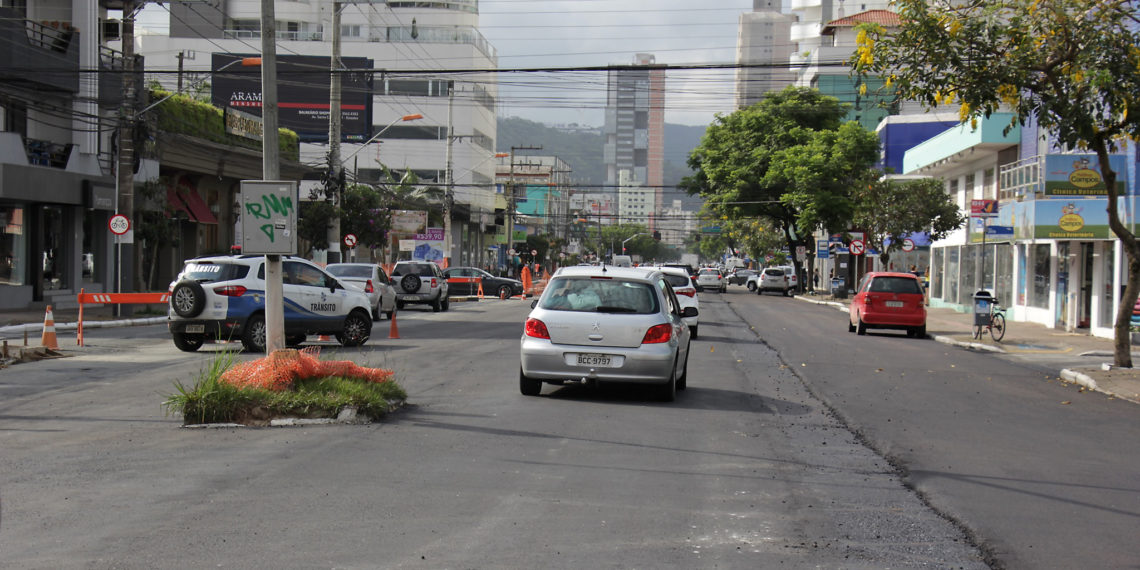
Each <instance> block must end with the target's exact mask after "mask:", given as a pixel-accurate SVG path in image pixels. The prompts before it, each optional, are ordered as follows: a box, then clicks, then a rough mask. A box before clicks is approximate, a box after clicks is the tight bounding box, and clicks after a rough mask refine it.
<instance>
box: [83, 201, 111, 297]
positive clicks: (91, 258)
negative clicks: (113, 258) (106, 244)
mask: <svg viewBox="0 0 1140 570" xmlns="http://www.w3.org/2000/svg"><path fill="white" fill-rule="evenodd" d="M104 216H105V214H104V213H103V212H102V211H97V210H85V211H84V212H83V259H82V262H81V263H80V279H81V280H82V281H83V282H84V283H94V282H95V281H98V279H97V278H96V275H97V274H96V271H97V269H98V268H100V266H101V265H102V260H101V259H98V258H100V257H102V256H101V255H98V254H99V253H100V248H99V246H98V244H97V243H96V242H97V239H98V236H99V234H98V233H96V232H97V228H103V227H104V225H103V220H104V219H105V218H104Z"/></svg>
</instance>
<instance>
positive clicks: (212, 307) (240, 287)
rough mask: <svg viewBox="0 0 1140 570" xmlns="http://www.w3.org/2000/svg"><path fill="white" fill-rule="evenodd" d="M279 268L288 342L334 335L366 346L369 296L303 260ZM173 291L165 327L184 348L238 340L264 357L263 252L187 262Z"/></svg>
mask: <svg viewBox="0 0 1140 570" xmlns="http://www.w3.org/2000/svg"><path fill="white" fill-rule="evenodd" d="M281 265H282V277H281V280H282V284H281V285H282V292H283V293H284V295H285V343H286V344H288V345H289V346H296V345H298V344H301V343H302V342H304V341H305V336H306V335H311V334H319V335H336V339H337V340H338V341H340V343H341V344H342V345H343V346H360V345H362V344H364V343H365V342H366V341H368V337H369V336H370V335H371V334H372V318H371V315H369V311H370V309H371V305H370V304H369V301H368V297H367V296H366V295H365V294H364V293H362V292H361V291H359V290H358V289H356V287H352V286H348V285H345V284H344V283H341V282H340V281H339V280H338V279H337V278H336V277H333V276H332V275H329V274H328V273H326V272H325V271H324V270H322V269H321V268H320V267H317V266H316V265H315V264H313V262H311V261H308V260H306V259H301V258H297V257H285V258H284V259H283V260H282V263H281ZM169 291H170V309H169V311H168V312H167V319H168V321H167V326H168V327H169V329H170V334H171V337H172V338H173V339H174V346H176V347H178V349H179V350H183V351H186V352H193V351H195V350H198V349H199V348H200V347H201V346H202V344H203V343H205V342H212V341H215V340H230V339H241V343H242V345H243V346H245V349H246V350H248V351H251V352H265V344H266V326H265V256H264V255H236V256H230V255H215V256H208V257H199V258H195V259H189V260H187V261H186V265H185V266H184V267H183V268H182V271H181V272H179V273H178V276H177V277H175V278H174V281H173V282H172V283H171V284H170V289H169Z"/></svg>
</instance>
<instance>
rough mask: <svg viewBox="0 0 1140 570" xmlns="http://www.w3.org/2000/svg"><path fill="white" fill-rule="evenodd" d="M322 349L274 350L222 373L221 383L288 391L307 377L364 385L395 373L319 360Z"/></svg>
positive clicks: (341, 361) (348, 363)
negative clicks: (361, 383) (333, 378)
mask: <svg viewBox="0 0 1140 570" xmlns="http://www.w3.org/2000/svg"><path fill="white" fill-rule="evenodd" d="M320 354H321V347H319V346H310V347H307V348H304V349H302V350H293V349H286V350H276V351H273V352H272V353H271V354H269V356H266V357H264V358H259V359H257V360H251V361H249V362H243V363H241V364H238V365H237V366H234V367H233V368H230V369H229V370H227V371H225V372H224V373H222V378H221V380H222V382H225V383H227V384H230V385H233V386H237V387H238V388H264V389H267V390H275V391H278V392H280V391H283V390H288V389H289V388H290V387H292V386H293V383H294V382H296V381H297V380H303V379H307V378H324V377H327V376H336V377H340V378H357V379H360V380H364V381H367V382H387V381H389V380H391V379H392V375H393V374H394V372H393V371H391V370H385V369H383V368H366V367H364V366H360V365H359V364H357V363H355V362H352V361H351V360H320V358H319V357H320Z"/></svg>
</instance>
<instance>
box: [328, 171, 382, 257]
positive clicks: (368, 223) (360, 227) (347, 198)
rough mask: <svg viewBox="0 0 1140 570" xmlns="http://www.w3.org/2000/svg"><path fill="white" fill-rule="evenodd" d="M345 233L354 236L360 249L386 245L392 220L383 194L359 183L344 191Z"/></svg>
mask: <svg viewBox="0 0 1140 570" xmlns="http://www.w3.org/2000/svg"><path fill="white" fill-rule="evenodd" d="M343 200H344V201H343V204H344V206H343V207H342V209H341V219H340V225H341V231H342V232H343V233H346V234H353V235H355V236H356V239H357V247H367V248H369V249H373V250H374V249H376V248H382V247H384V245H385V244H386V241H385V240H386V239H387V237H388V230H389V229H390V228H391V227H392V218H391V216H390V215H389V214H388V210H387V209H386V208H385V203H384V199H383V197H382V196H381V195H380V192H379V191H377V190H376V189H375V188H373V187H371V186H366V185H363V184H355V185H352V186H349V187H348V188H346V189H345V191H344V197H343Z"/></svg>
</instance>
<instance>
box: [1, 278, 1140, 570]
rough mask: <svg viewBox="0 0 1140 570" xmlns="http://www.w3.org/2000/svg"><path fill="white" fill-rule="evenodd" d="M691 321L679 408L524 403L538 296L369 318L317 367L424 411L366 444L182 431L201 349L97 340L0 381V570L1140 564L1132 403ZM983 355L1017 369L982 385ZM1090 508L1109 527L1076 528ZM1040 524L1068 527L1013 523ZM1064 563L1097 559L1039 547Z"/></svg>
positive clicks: (565, 397) (766, 304) (722, 305)
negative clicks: (181, 412) (398, 392)
mask: <svg viewBox="0 0 1140 570" xmlns="http://www.w3.org/2000/svg"><path fill="white" fill-rule="evenodd" d="M701 302H702V306H701V310H702V316H701V338H700V340H698V341H695V342H694V343H693V356H692V361H691V363H690V365H689V389H688V390H686V391H685V392H682V393H681V394H680V395H679V397H678V399H677V401H676V402H673V403H668V404H666V403H660V402H656V401H653V400H652V399H651V398H650V397H647V395H646V394H644V393H642V392H640V391H638V390H636V389H632V388H628V387H603V388H601V389H599V390H589V389H586V388H584V387H578V386H567V387H562V388H557V387H553V386H547V387H545V388H544V390H543V395H542V396H540V397H537V398H528V397H524V396H521V395H520V394H519V391H518V381H517V377H518V353H517V351H518V336H519V334H520V331H521V322H522V320H523V319H524V318H525V315H526V313H527V311H528V310H529V307H528V305H529V303H524V302H519V301H484V302H482V303H477V304H458V303H457V304H453V305H452V310H451V311H448V312H445V313H431V312H430V310H427V311H417V310H416V309H415V308H409V309H408V310H406V311H403V312H401V313H400V315H399V316H398V325H399V326H398V328H399V333H400V337H401V338H400V339H398V340H391V339H388V338H387V333H388V331H389V323H388V321H381V322H379V323H377V324H376V328H375V329H374V337H373V339H372V340H371V341H369V343H368V345H366V346H365V347H363V348H361V349H352V350H343V351H341V350H338V349H337V348H336V347H335V346H332V345H330V346H329V347H328V348H327V349H325V352H326V354H325V356H326V357H333V358H335V357H336V354H340V355H341V356H343V357H349V358H353V359H354V360H357V361H358V362H360V363H362V364H369V365H373V366H384V367H389V368H392V369H394V370H396V373H397V378H398V379H399V381H400V382H401V384H402V385H403V386H404V387H405V388H406V389H407V391H408V393H409V399H410V401H411V403H412V405H410V406H409V407H408V408H406V409H405V410H402V411H400V412H397V413H396V414H394V415H393V416H391V417H390V418H388V419H387V420H385V421H384V422H383V423H380V424H374V425H369V426H341V425H338V426H319V427H303V428H265V429H251V428H240V429H221V430H193V429H181V428H180V427H179V425H180V423H181V422H180V419H179V418H174V417H168V416H166V415H165V414H164V412H163V410H162V408H161V402H162V401H163V398H164V394H169V393H171V392H172V390H173V382H174V381H175V380H181V381H183V382H189V381H192V379H193V377H194V376H195V374H196V373H197V372H198V371H199V370H201V369H202V368H203V367H205V366H207V365H208V363H209V361H210V359H211V358H212V356H211V355H210V354H209V352H208V351H204V352H200V353H195V354H185V353H180V352H178V351H177V350H176V349H174V348H173V346H171V344H170V342H169V340H168V339H167V338H166V335H165V331H164V330H163V327H141V328H136V329H105V330H101V331H99V332H98V335H97V336H95V335H92V336H91V337H89V338H88V344H89V348H88V349H87V350H85V351H84V352H83V354H82V356H79V357H75V358H67V359H59V360H51V361H44V362H39V363H33V364H21V365H18V366H15V367H12V368H9V369H6V370H0V452H2V453H3V456H4V459H3V461H0V567H4V568H8V567H11V568H74V567H84V568H159V567H174V566H178V567H184V566H191V567H204V566H220V567H228V568H265V567H278V568H312V567H334V568H374V567H384V568H524V567H525V568H533V567H546V568H582V567H615V568H617V567H620V568H625V567H652V568H665V567H675V568H714V567H715V568H767V567H772V566H776V565H778V564H779V565H785V566H787V567H793V568H796V567H805V566H817V567H825V568H840V567H842V568H885V567H892V568H918V567H927V568H929V567H935V568H948V567H955V568H958V567H961V568H984V567H986V563H985V562H984V557H985V554H986V552H983V551H980V550H979V549H978V548H975V547H974V546H972V544H971V541H970V539H969V538H968V536H967V535H968V534H972V535H973V536H974V537H975V538H976V539H977V540H979V541H980V542H981V543H982V544H983V546H984V548H985V549H986V551H987V552H989V553H991V554H993V555H996V556H997V562H999V564H1005V565H1007V566H1009V567H1025V568H1030V567H1032V568H1040V567H1066V566H1067V567H1113V566H1117V567H1119V566H1127V565H1128V563H1129V562H1131V563H1132V564H1135V562H1136V560H1137V559H1138V557H1137V550H1136V548H1137V547H1136V545H1135V544H1133V543H1125V542H1127V541H1122V542H1121V543H1119V544H1115V545H1112V546H1111V548H1107V549H1105V548H1101V549H1100V550H1099V551H1094V546H1092V545H1089V544H1088V542H1089V536H1087V532H1089V531H1094V532H1101V531H1103V532H1102V536H1105V537H1107V538H1111V537H1112V536H1114V533H1115V535H1116V536H1119V535H1121V534H1127V533H1128V530H1129V529H1134V528H1135V527H1136V524H1135V522H1136V520H1135V519H1136V513H1138V512H1140V509H1137V508H1136V500H1137V499H1136V497H1137V496H1140V494H1138V493H1137V492H1136V491H1137V486H1138V485H1137V483H1136V482H1135V481H1134V479H1135V478H1134V477H1132V478H1129V477H1128V476H1127V475H1128V474H1129V473H1135V472H1136V469H1135V467H1136V466H1135V465H1134V461H1135V459H1134V458H1128V457H1124V456H1127V455H1129V454H1128V453H1122V452H1123V451H1125V450H1127V449H1130V447H1127V446H1126V447H1123V448H1117V449H1115V450H1112V451H1113V453H1109V451H1108V450H1109V448H1111V447H1112V446H1113V445H1115V444H1116V443H1117V442H1118V441H1120V442H1122V441H1124V440H1130V441H1131V442H1133V443H1132V447H1131V448H1134V442H1135V441H1137V438H1136V435H1138V434H1137V433H1136V428H1135V425H1134V424H1132V425H1131V426H1130V425H1129V424H1127V423H1126V420H1125V418H1124V414H1125V413H1126V411H1125V409H1124V408H1123V407H1122V406H1121V407H1118V406H1115V405H1114V404H1113V403H1111V402H1107V401H1103V398H1101V399H1100V400H1102V401H1099V403H1098V401H1097V400H1093V399H1092V398H1091V397H1090V396H1088V395H1078V394H1076V393H1075V391H1074V390H1073V389H1066V388H1063V387H1061V386H1060V385H1057V384H1049V383H1047V382H1046V381H1044V380H1039V379H1037V378H1036V377H1034V378H1026V377H1025V371H1024V369H1022V368H1018V367H1016V366H1013V365H1010V364H1007V363H1002V362H1001V361H997V360H995V359H993V358H992V357H986V356H982V355H975V354H971V353H966V352H957V351H955V349H950V348H947V347H944V346H942V345H937V344H936V343H933V342H923V341H916V340H911V339H906V338H905V337H899V338H889V337H887V336H886V335H883V336H878V335H874V334H873V333H872V334H869V335H868V336H866V337H856V336H855V335H847V333H845V332H843V331H845V330H846V329H845V328H840V327H839V325H838V324H836V323H841V319H842V316H843V315H842V313H838V312H836V311H834V310H825V309H823V308H819V307H813V306H811V305H808V304H805V303H802V302H800V301H795V300H792V299H784V298H780V297H776V296H765V297H757V296H755V295H749V294H747V293H746V292H744V290H743V289H741V288H730V292H729V293H728V294H726V295H719V294H716V293H704V294H702V296H701ZM111 331H114V332H111ZM887 334H889V333H887ZM836 339H838V340H836ZM829 342H831V343H832V344H828V343H829ZM836 342H837V343H839V344H835V343H836ZM872 345H874V346H877V347H880V348H881V350H876V351H868V350H866V348H867V347H868V346H872ZM777 350H778V351H781V352H782V353H783V354H781V353H780V352H777ZM885 354H889V355H890V359H894V360H898V359H900V358H901V359H902V362H900V364H897V365H889V366H884V365H883V362H882V361H884V360H887V358H885V356H884V355H885ZM859 355H862V356H859ZM903 355H905V356H903ZM859 358H862V359H863V360H862V364H860V363H859ZM853 359H854V360H853ZM939 359H941V360H939ZM974 359H978V360H977V363H983V362H985V363H990V365H991V366H992V363H994V362H998V363H999V364H1001V365H1002V366H1003V367H1004V368H992V367H991V368H990V370H989V373H987V375H986V376H988V377H990V378H991V380H981V379H980V378H977V379H973V380H971V378H974V375H972V374H970V373H969V372H968V370H967V367H968V366H970V365H971V363H973V362H974ZM939 362H942V363H941V364H940V363H939ZM904 363H905V364H904ZM949 363H953V364H955V365H956V366H955V368H950V367H949ZM924 367H925V368H924ZM959 367H960V368H959ZM861 368H866V370H865V371H861V370H860V369H861ZM877 368H884V370H883V371H878V370H877ZM920 369H921V370H927V369H929V370H937V371H938V372H937V373H930V374H928V375H927V376H929V377H928V378H926V379H925V380H923V387H924V388H923V390H915V389H914V384H913V380H911V379H909V378H906V379H904V378H903V377H902V374H903V373H906V374H907V375H908V376H912V377H918V376H922V374H921V373H920V372H919V370H920ZM1019 371H1020V372H1019ZM959 375H961V376H959ZM963 378H964V379H965V380H963ZM982 378H984V377H982ZM966 382H972V383H973V388H972V389H967V385H966ZM981 382H987V384H986V385H982V384H981ZM986 388H988V389H986ZM813 391H814V392H815V393H816V394H818V396H819V397H816V395H813V394H812V393H811V392H813ZM1043 391H1044V392H1045V393H1044V394H1041V392H1043ZM1053 392H1056V393H1057V394H1065V399H1071V400H1074V404H1072V405H1068V406H1060V405H1059V401H1057V398H1055V397H1053V396H1054V394H1053ZM924 393H925V394H924ZM1035 393H1037V394H1038V396H1036V397H1032V395H1033V394H1035ZM952 396H953V397H955V398H957V399H956V400H951V399H949V398H951V397H952ZM1026 398H1027V399H1028V402H1022V407H1021V409H1020V411H1018V406H1017V405H1016V402H1017V401H1018V400H1021V399H1026ZM996 402H1001V405H999V404H998V403H996ZM829 406H830V407H831V408H829ZM1133 410H1134V408H1133ZM1058 413H1060V414H1078V416H1077V417H1074V418H1072V419H1071V420H1070V419H1067V418H1065V417H1064V416H1062V419H1064V421H1061V422H1058V421H1056V420H1057V419H1058V416H1057V414H1058ZM1086 416H1098V418H1097V419H1091V418H1088V417H1086ZM1132 417H1135V414H1134V413H1133V414H1132ZM1049 418H1053V419H1054V422H1053V423H1052V425H1051V427H1050V428H1048V429H1049V431H1051V432H1053V434H1054V439H1060V440H1062V441H1063V443H1064V444H1065V445H1064V447H1063V448H1062V451H1067V450H1068V446H1069V445H1070V443H1071V444H1072V446H1074V447H1076V446H1077V443H1078V442H1079V441H1083V445H1084V446H1085V447H1086V448H1095V449H1097V450H1100V451H1091V450H1086V452H1085V453H1084V454H1082V455H1080V456H1079V457H1076V458H1071V457H1070V456H1066V455H1064V454H1059V453H1050V452H1046V451H1044V450H1043V449H1041V447H1040V446H1037V445H1032V446H1029V447H1026V448H1024V449H1021V450H1019V451H1017V452H1016V453H1014V452H1013V451H1012V450H1011V449H1009V447H1008V444H1009V443H1011V442H1014V441H1020V440H1028V441H1031V442H1037V441H1038V440H1044V439H1046V438H1047V435H1046V434H1041V435H1037V434H1036V433H1035V432H1036V431H1038V430H1040V429H1043V427H1042V425H1041V424H1042V423H1044V422H1047V421H1048V419H1049ZM1086 419H1089V421H1091V422H1093V423H1092V425H1089V426H1087V428H1086V427H1082V426H1080V425H1075V424H1079V423H1082V422H1084V421H1085V420H1086ZM845 421H846V422H848V423H849V424H850V425H851V426H854V428H855V429H854V430H852V429H848V427H847V425H845V423H844V422H845ZM1109 424H1111V425H1109ZM1102 429H1104V430H1116V431H1118V432H1119V433H1117V434H1114V435H1109V436H1107V437H1106V436H1105V434H1102V433H1100V430H1102ZM997 432H1002V433H997ZM1087 432H1094V433H1091V434H1089V433H1087ZM981 434H986V435H985V436H982V435H981ZM969 436H973V437H969ZM959 438H966V439H959ZM991 442H992V443H993V444H994V447H993V449H990V448H989V445H990V443H991ZM868 444H869V445H868ZM870 447H875V448H877V449H879V450H881V451H882V452H883V454H884V455H885V456H887V457H890V458H891V460H892V461H894V462H895V466H892V465H891V464H890V463H889V462H888V461H887V460H885V459H884V455H880V454H879V453H876V452H874V451H872V450H871V449H870ZM1102 448H1103V449H1102ZM1074 459H1075V460H1074ZM1004 464H1015V465H1016V466H1021V467H1022V468H1024V469H1025V470H1026V471H1027V472H1026V473H1021V474H1018V473H1015V472H1013V471H1015V470H1016V469H1014V468H1009V469H1006V468H1002V467H998V466H999V465H1004ZM1041 464H1049V465H1050V467H1049V468H1048V470H1047V472H1048V475H1047V476H1045V477H1042V473H1041V472H1036V473H1029V472H1028V471H1032V470H1033V469H1035V468H1036V467H1037V466H1038V465H1041ZM1112 469H1120V470H1121V472H1119V473H1117V474H1115V475H1114V474H1110V473H1106V472H1107V471H1111V470H1112ZM908 470H909V471H908ZM1070 472H1076V473H1075V474H1074V473H1070ZM900 475H904V476H905V478H900ZM1078 475H1082V476H1083V477H1084V479H1083V481H1081V482H1077V481H1076V480H1078V479H1080V478H1081V477H1079V476H1078ZM1126 479H1131V480H1126ZM908 485H913V486H915V487H916V488H917V489H918V491H919V493H915V492H914V491H913V490H911V489H910V488H908ZM1061 486H1071V487H1076V488H1074V489H1067V490H1064V489H1058V487H1061ZM926 501H929V503H930V504H932V505H934V507H935V508H936V509H937V511H936V510H935V509H932V508H930V507H929V506H928V505H927V504H926ZM995 501H1004V505H1003V504H1000V503H998V504H989V503H990V502H995ZM979 503H981V504H979ZM1108 505H1116V506H1115V507H1109V506H1108ZM994 512H996V513H997V514H996V515H995V514H993V513H994ZM1074 513H1075V514H1076V515H1077V516H1081V515H1088V516H1087V517H1085V518H1090V519H1091V518H1095V519H1096V520H1095V521H1091V522H1090V523H1089V525H1088V526H1087V527H1085V528H1082V529H1081V531H1080V532H1074V528H1076V527H1075V523H1072V522H1070V521H1071V520H1072V519H1071V518H1070V515H1073V514H1074ZM947 517H949V518H947ZM1032 518H1038V519H1043V520H1038V521H1030V522H1035V524H1036V526H1049V525H1052V526H1053V527H1055V529H1053V531H1051V532H1049V533H1048V534H1044V535H1043V534H1041V533H1040V532H1038V531H1036V530H1034V531H1031V530H1029V529H1026V530H1024V531H1020V530H1018V528H1012V527H1018V526H1019V525H1022V524H1026V523H1025V520H1024V519H1032ZM1081 522H1082V523H1083V522H1086V521H1084V520H1083V519H1082V520H1081ZM1112 525H1116V527H1117V529H1116V530H1115V531H1113V530H1112V529H1111V528H1110V527H1111V526H1112ZM1086 529H1088V530H1086ZM1041 532H1043V531H1041ZM1131 534H1132V535H1134V534H1135V533H1131ZM1030 535H1031V537H1030V538H1031V540H1029V541H1028V545H1027V540H1026V537H1027V536H1030ZM1062 535H1063V536H1062ZM1043 536H1045V537H1048V539H1044V538H1042V537H1043ZM1056 536H1061V537H1060V538H1055V537H1056ZM1133 542H1134V541H1133ZM1093 544H1094V545H1097V546H1099V545H1101V541H1100V540H1099V539H1097V540H1094V541H1093ZM1065 548H1067V549H1068V550H1070V551H1071V554H1070V555H1071V556H1073V557H1076V556H1078V555H1081V556H1082V558H1081V560H1082V563H1081V564H1076V565H1066V564H1063V562H1064V561H1065V560H1067V559H1065V558H1055V559H1051V560H1047V561H1046V562H1045V563H1043V564H1038V563H1037V562H1038V560H1041V558H1040V557H1035V556H1030V555H1027V554H1026V553H1025V551H1026V550H1028V551H1029V554H1037V553H1053V551H1055V550H1062V549H1065ZM1034 549H1039V550H1034ZM1121 562H1123V563H1121Z"/></svg>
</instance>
